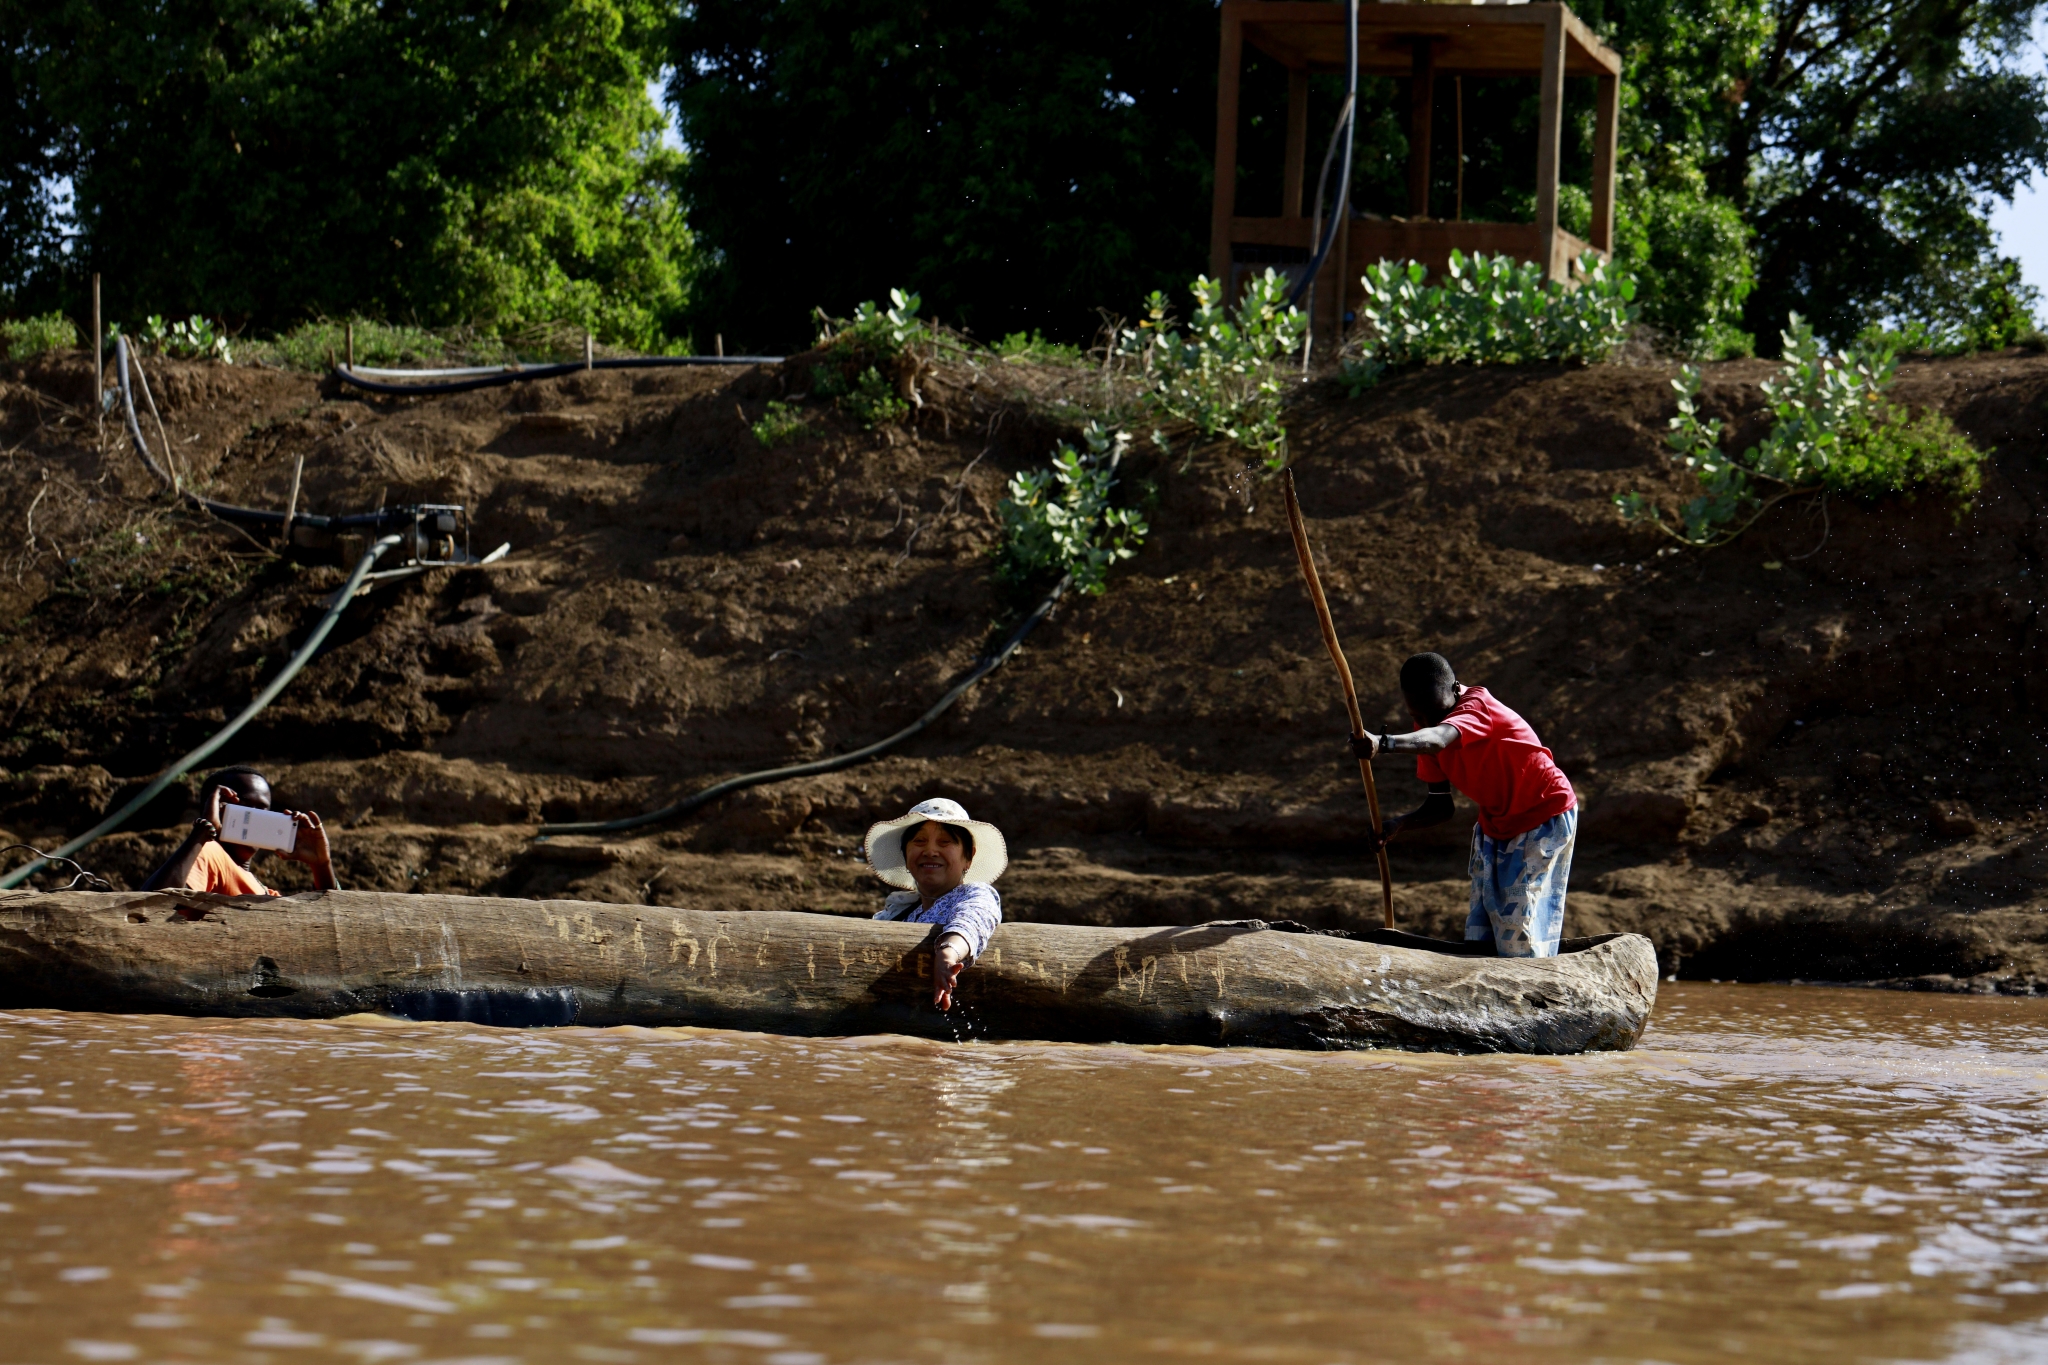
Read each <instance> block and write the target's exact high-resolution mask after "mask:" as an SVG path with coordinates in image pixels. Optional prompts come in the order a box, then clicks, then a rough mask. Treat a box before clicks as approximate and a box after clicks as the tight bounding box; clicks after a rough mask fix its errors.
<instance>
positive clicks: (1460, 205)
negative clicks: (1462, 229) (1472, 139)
mask: <svg viewBox="0 0 2048 1365" xmlns="http://www.w3.org/2000/svg"><path fill="white" fill-rule="evenodd" d="M1451 110H1452V112H1451V125H1452V131H1453V133H1454V134H1455V136H1456V141H1457V144H1458V147H1457V152H1458V170H1457V178H1456V180H1455V182H1454V188H1453V190H1452V195H1451V221H1452V222H1454V223H1462V222H1464V221H1465V78H1464V77H1463V76H1453V77H1451Z"/></svg>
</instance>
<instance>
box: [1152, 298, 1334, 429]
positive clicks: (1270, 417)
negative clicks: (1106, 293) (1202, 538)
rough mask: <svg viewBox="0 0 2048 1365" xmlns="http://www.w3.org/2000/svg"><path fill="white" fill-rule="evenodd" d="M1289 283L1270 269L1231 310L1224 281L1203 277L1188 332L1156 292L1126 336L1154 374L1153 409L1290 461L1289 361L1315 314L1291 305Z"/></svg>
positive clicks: (1291, 385)
mask: <svg viewBox="0 0 2048 1365" xmlns="http://www.w3.org/2000/svg"><path fill="white" fill-rule="evenodd" d="M1289 288H1290V284H1289V281H1288V280H1287V278H1286V277H1285V276H1284V275H1281V274H1279V273H1278V272H1277V271H1274V270H1271V269H1268V270H1267V271H1266V273H1265V274H1264V275H1261V276H1259V277H1258V278H1256V279H1254V280H1253V281H1252V282H1251V284H1250V285H1249V287H1247V288H1246V290H1245V292H1244V297H1243V298H1241V299H1240V300H1239V301H1238V304H1237V306H1236V307H1235V308H1230V307H1226V306H1225V305H1224V302H1223V286H1222V285H1221V284H1220V283H1219V282H1217V281H1215V280H1212V279H1210V278H1209V277H1208V276H1206V275H1202V276H1198V277H1197V278H1196V279H1195V282H1194V284H1193V286H1192V291H1193V293H1194V296H1195V312H1194V316H1193V317H1191V318H1190V319H1189V320H1188V328H1187V330H1186V331H1185V332H1183V331H1182V330H1180V328H1179V327H1178V326H1177V325H1176V324H1175V322H1174V319H1173V317H1172V314H1171V312H1170V311H1169V305H1168V303H1167V301H1166V296H1165V295H1164V294H1161V293H1157V292H1154V293H1153V294H1152V296H1151V297H1150V298H1148V299H1147V300H1146V301H1145V320H1144V321H1143V322H1141V323H1139V324H1138V327H1137V328H1136V329H1135V330H1134V331H1132V332H1130V333H1127V334H1125V336H1124V337H1123V339H1122V345H1123V348H1124V350H1125V353H1126V354H1127V355H1133V356H1136V357H1138V358H1139V359H1141V360H1142V361H1143V363H1144V367H1145V370H1146V372H1147V373H1148V375H1149V376H1150V379H1151V391H1150V394H1149V400H1150V403H1151V406H1152V407H1154V408H1155V409H1156V410H1157V411H1159V412H1162V413H1164V414H1165V415H1166V416H1169V417H1177V418H1180V419H1181V420H1183V421H1186V422H1191V423H1193V424H1194V427H1195V429H1196V430H1197V431H1199V432H1201V433H1202V434H1203V435H1204V436H1221V437H1223V438H1224V439H1226V440H1229V441H1232V442H1234V443H1236V444H1237V445H1240V446H1243V447H1244V448H1245V449H1247V450H1251V451H1256V452H1257V453H1258V454H1260V455H1262V456H1264V457H1265V460H1266V463H1267V464H1268V465H1269V466H1270V467H1272V468H1275V469H1277V468H1279V467H1280V466H1282V465H1284V464H1286V463H1287V429H1286V427H1284V426H1283V425H1281V421H1280V414H1281V410H1282V408H1283V407H1284V406H1285V404H1286V401H1287V394H1288V392H1289V390H1290V389H1291V388H1292V387H1293V382H1292V380H1291V379H1290V378H1288V377H1286V376H1284V375H1283V374H1282V366H1283V365H1284V364H1285V362H1286V361H1287V360H1288V358H1289V357H1291V356H1292V355H1293V354H1294V353H1295V351H1297V350H1298V349H1299V348H1300V346H1301V340H1302V336H1303V335H1304V334H1305V333H1306V332H1307V330H1308V315H1307V314H1306V313H1304V312H1302V311H1301V310H1300V309H1299V308H1290V307H1288V306H1287V293H1288V290H1289Z"/></svg>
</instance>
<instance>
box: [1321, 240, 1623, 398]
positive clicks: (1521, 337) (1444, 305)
mask: <svg viewBox="0 0 2048 1365" xmlns="http://www.w3.org/2000/svg"><path fill="white" fill-rule="evenodd" d="M1576 276H1577V278H1576V283H1575V286H1574V287H1572V288H1567V287H1566V286H1565V285H1564V284H1563V282H1561V281H1555V280H1553V281H1550V282H1548V283H1546V282H1545V281H1544V279H1543V276H1542V272H1541V271H1539V270H1538V269H1537V268H1536V265H1535V263H1534V262H1533V261H1517V260H1513V259H1510V258H1509V257H1506V256H1487V255H1484V254H1476V255H1473V256H1470V257H1467V256H1465V255H1464V254H1463V253H1462V252H1457V251H1453V252H1452V253H1451V261H1450V268H1449V269H1448V270H1447V271H1445V272H1444V274H1443V275H1442V276H1441V277H1440V278H1439V279H1437V280H1436V281H1434V282H1431V281H1430V280H1429V278H1428V272H1427V271H1426V270H1424V269H1423V267H1422V265H1421V264H1420V263H1419V262H1416V261H1400V262H1396V261H1381V262H1379V263H1378V264H1376V265H1370V266H1367V267H1366V270H1365V303H1364V304H1363V306H1361V307H1360V309H1359V312H1358V321H1359V324H1360V328H1359V330H1360V337H1361V340H1360V342H1359V345H1360V348H1361V357H1360V360H1359V361H1358V362H1357V363H1356V364H1355V365H1353V366H1351V367H1349V368H1348V369H1347V374H1349V375H1352V376H1355V377H1354V378H1352V379H1351V381H1350V382H1352V383H1353V385H1354V386H1356V384H1357V382H1358V380H1359V379H1360V378H1362V377H1363V376H1364V375H1365V374H1369V373H1371V372H1373V371H1375V370H1384V369H1387V368H1389V367H1395V366H1402V365H1438V364H1445V363H1451V362H1462V363H1465V364H1472V365H1517V364H1528V363H1530V362H1532V361H1560V360H1576V361H1585V362H1591V361H1597V360H1605V359H1606V358H1607V357H1608V356H1609V355H1611V354H1612V353H1613V352H1614V348H1615V347H1617V346H1619V345H1620V344H1621V343H1622V341H1623V340H1624V339H1625V338H1626V337H1627V335H1628V329H1629V324H1630V323H1632V322H1633V321H1634V320H1635V309H1633V308H1632V307H1630V301H1631V300H1632V299H1634V298H1635V296H1636V286H1635V281H1634V280H1632V279H1630V278H1629V277H1628V276H1626V275H1622V274H1619V273H1617V272H1616V271H1614V270H1612V269H1610V268H1609V267H1608V266H1607V265H1606V264H1605V263H1603V262H1602V261H1601V260H1600V258H1599V257H1597V256H1593V255H1590V254H1589V255H1588V256H1586V258H1585V259H1584V260H1582V261H1580V262H1579V266H1578V270H1577V272H1576Z"/></svg>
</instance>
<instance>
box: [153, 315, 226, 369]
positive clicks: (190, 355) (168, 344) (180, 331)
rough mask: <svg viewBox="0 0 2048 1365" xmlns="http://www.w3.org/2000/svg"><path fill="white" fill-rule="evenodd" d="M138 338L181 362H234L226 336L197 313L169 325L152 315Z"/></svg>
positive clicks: (160, 353)
mask: <svg viewBox="0 0 2048 1365" xmlns="http://www.w3.org/2000/svg"><path fill="white" fill-rule="evenodd" d="M136 339H137V340H138V341H140V342H141V343H142V344H143V345H145V346H147V347H149V348H150V349H152V350H154V351H155V352H157V354H159V355H168V356H175V357H177V358H178V359H180V360H209V359H211V360H218V361H219V362H220V363H221V364H223V365H232V364H234V363H235V355H234V351H233V349H232V348H230V347H229V345H228V338H227V334H226V333H224V332H222V331H221V330H220V329H219V328H217V327H215V326H214V325H213V323H211V322H210V321H208V320H207V319H205V318H203V317H201V316H199V315H198V314H197V313H194V314H193V315H192V316H191V317H189V318H186V319H185V320H184V321H183V322H173V323H169V324H166V323H165V322H164V320H163V318H162V317H161V316H159V315H158V314H155V313H152V314H150V315H149V317H148V318H146V319H145V320H144V321H143V324H142V331H141V333H140V334H139V335H138V336H137V338H136Z"/></svg>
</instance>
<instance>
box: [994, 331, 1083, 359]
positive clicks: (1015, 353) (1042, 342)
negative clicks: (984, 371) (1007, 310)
mask: <svg viewBox="0 0 2048 1365" xmlns="http://www.w3.org/2000/svg"><path fill="white" fill-rule="evenodd" d="M989 349H990V350H991V351H994V352H995V353H996V354H997V355H998V356H1000V357H1002V358H1003V359H1004V360H1022V361H1030V362H1033V363H1035V364H1040V365H1078V364H1080V363H1081V348H1080V347H1079V346H1069V345H1067V344H1066V343H1065V342H1062V341H1047V340H1046V339H1045V336H1044V334H1043V333H1041V332H1039V331H1038V329H1037V328H1033V329H1032V330H1030V331H1028V332H1012V333H1010V334H1009V335H1008V336H1006V337H1004V338H1003V339H1002V340H1001V341H998V342H997V343H996V344H995V345H993V346H991V347H989Z"/></svg>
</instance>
